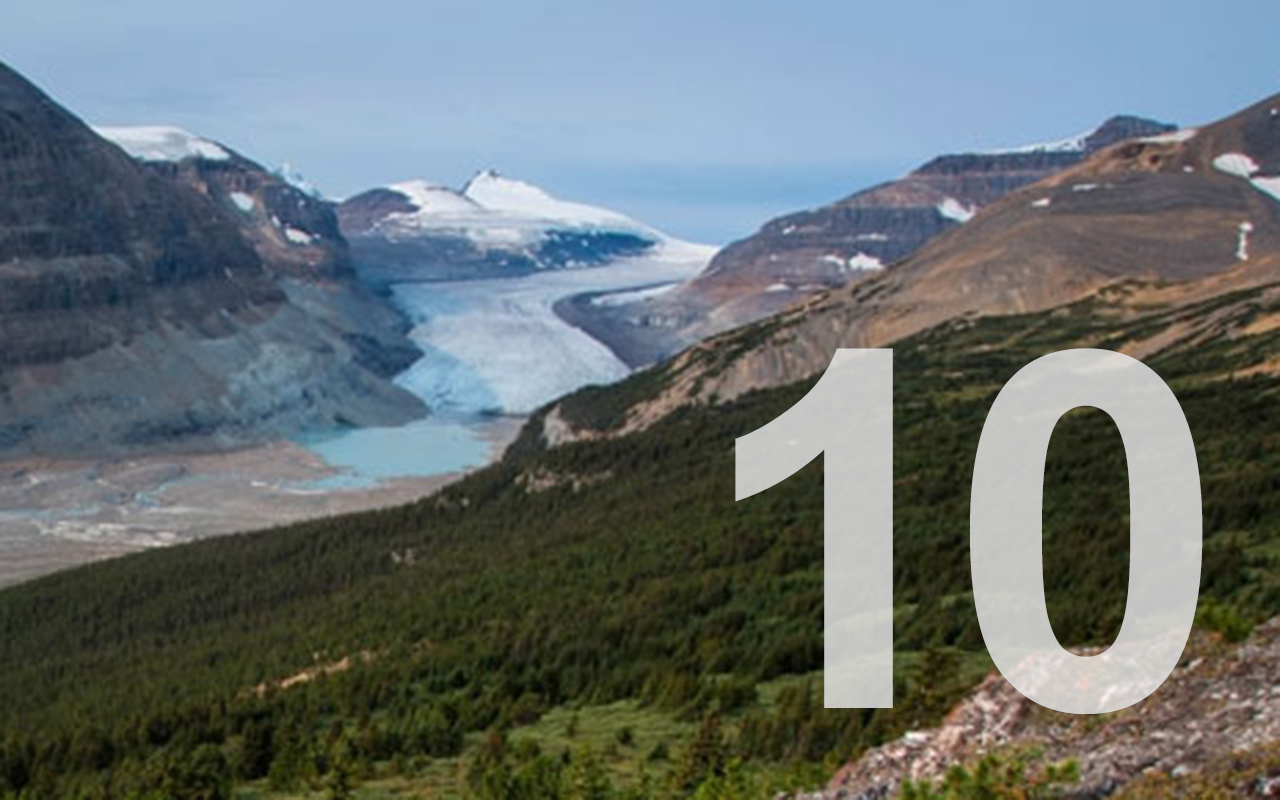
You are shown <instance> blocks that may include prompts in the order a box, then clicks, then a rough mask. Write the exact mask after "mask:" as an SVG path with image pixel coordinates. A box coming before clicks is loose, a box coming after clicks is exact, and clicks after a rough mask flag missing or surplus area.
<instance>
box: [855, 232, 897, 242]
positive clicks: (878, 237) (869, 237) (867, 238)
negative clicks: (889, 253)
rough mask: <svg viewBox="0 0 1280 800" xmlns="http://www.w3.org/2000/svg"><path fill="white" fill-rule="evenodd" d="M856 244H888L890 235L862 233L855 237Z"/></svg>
mask: <svg viewBox="0 0 1280 800" xmlns="http://www.w3.org/2000/svg"><path fill="white" fill-rule="evenodd" d="M853 238H854V241H855V242H887V241H889V234H887V233H860V234H858V235H857V236H855V237H853Z"/></svg>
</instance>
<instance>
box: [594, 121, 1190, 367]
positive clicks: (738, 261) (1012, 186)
mask: <svg viewBox="0 0 1280 800" xmlns="http://www.w3.org/2000/svg"><path fill="white" fill-rule="evenodd" d="M1173 129H1174V128H1173V126H1171V125H1166V124H1164V123H1160V122H1154V121H1152V120H1146V119H1142V118H1139V117H1130V116H1120V117H1113V118H1111V119H1109V120H1107V121H1106V122H1104V123H1103V124H1102V125H1101V126H1099V127H1098V128H1097V129H1096V130H1094V131H1093V132H1092V133H1090V134H1087V135H1084V136H1079V137H1076V138H1074V139H1069V140H1066V141H1063V142H1056V143H1051V144H1046V145H1033V146H1031V147H1026V148H1021V149H1018V150H1009V151H1000V152H989V153H965V154H956V155H945V156H940V157H938V158H935V159H933V160H932V161H930V162H928V163H927V164H925V165H923V166H921V167H920V168H918V169H916V170H914V171H912V172H911V173H909V174H908V175H906V176H904V177H902V178H900V179H898V180H894V181H890V182H887V183H883V184H880V185H878V186H874V187H872V188H870V189H867V190H864V191H861V192H858V193H856V194H854V195H852V196H850V197H847V198H845V199H843V200H840V201H838V202H836V203H832V204H830V205H827V206H823V207H821V208H815V209H810V210H806V211H801V212H798V213H794V214H788V215H786V216H783V217H779V218H778V219H775V220H772V221H770V222H768V223H766V224H765V225H764V226H763V227H762V228H761V229H760V231H759V232H757V233H756V234H754V235H752V236H750V237H748V238H746V239H743V240H742V241H739V242H734V243H733V244H730V245H729V246H727V247H725V248H724V249H723V250H721V251H720V252H719V253H718V254H716V257H715V259H714V260H713V261H712V262H711V264H709V265H708V267H707V269H706V270H705V271H704V272H703V273H702V274H701V275H699V276H698V277H697V278H696V279H694V280H693V281H690V282H689V283H688V284H686V285H684V286H682V287H680V288H679V289H677V290H675V291H673V292H671V293H669V294H666V295H663V296H661V297H659V298H654V299H652V300H649V301H647V302H641V303H636V304H633V305H631V306H628V307H624V308H623V309H621V310H617V311H611V312H609V316H610V318H611V320H612V318H616V317H618V316H623V317H625V320H626V323H627V325H626V326H625V327H624V326H621V325H619V324H618V323H617V322H616V320H612V321H613V325H612V329H613V331H614V334H615V335H614V338H618V336H619V335H620V336H621V338H623V339H624V340H628V341H629V340H631V339H637V338H638V339H646V340H653V342H654V343H655V345H656V348H657V350H658V352H659V353H660V354H662V351H663V350H664V348H665V355H671V354H673V353H674V352H675V351H676V350H679V349H682V348H683V347H685V346H688V345H689V344H692V343H694V342H696V341H699V340H701V339H704V338H706V337H707V336H710V335H713V334H716V333H720V332H723V331H726V330H729V329H731V328H735V327H738V326H741V325H744V324H747V323H749V322H753V321H755V320H758V319H761V318H763V317H766V316H769V315H770V314H775V313H777V312H779V311H782V310H783V309H784V308H786V307H787V306H788V305H791V304H792V303H794V302H796V300H797V299H799V298H801V297H803V296H805V295H808V294H811V293H812V292H813V291H815V290H819V289H822V288H834V287H836V286H840V285H843V284H845V283H847V282H848V281H849V280H850V279H852V278H854V277H856V276H858V275H859V274H863V273H865V272H874V271H876V270H878V269H880V268H881V267H883V266H885V265H889V264H893V263H895V262H897V261H899V260H901V259H903V258H906V257H908V256H910V255H911V254H913V253H915V252H916V251H917V250H919V248H920V247H921V246H922V245H924V244H925V243H926V242H928V241H929V240H931V239H933V238H934V237H936V236H938V235H939V234H941V233H943V232H945V231H947V230H950V229H952V228H955V227H957V226H959V225H961V224H962V223H963V222H964V221H965V220H967V219H969V218H970V217H971V216H972V215H973V214H974V213H976V212H977V211H979V210H980V209H982V208H985V207H987V206H989V205H991V204H992V203H994V202H996V201H997V200H999V199H1000V198H1001V197H1003V196H1005V195H1007V194H1008V193H1010V192H1012V191H1016V190H1017V189H1020V188H1022V187H1023V186H1026V185H1028V184H1031V183H1035V182H1036V181H1039V180H1042V179H1044V178H1047V177H1049V176H1050V175H1054V174H1056V173H1058V172H1061V171H1063V170H1065V169H1069V168H1071V167H1073V166H1075V165H1076V164H1079V163H1080V162H1081V161H1083V160H1084V159H1086V158H1088V157H1089V156H1090V155H1092V154H1094V153H1096V152H1098V151H1100V150H1102V149H1105V148H1107V147H1110V146H1111V145H1114V144H1116V143H1118V142H1121V141H1124V140H1127V139H1132V138H1136V137H1142V136H1152V135H1156V134H1161V133H1168V132H1171V131H1172V130H1173ZM581 310H585V311H588V312H589V311H590V309H581ZM599 313H601V314H603V312H599ZM589 322H590V321H589ZM602 322H603V320H602ZM619 331H620V332H621V333H620V334H619V333H618V332H619ZM673 347H674V349H672V348H673Z"/></svg>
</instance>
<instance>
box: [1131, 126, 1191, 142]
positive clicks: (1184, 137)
mask: <svg viewBox="0 0 1280 800" xmlns="http://www.w3.org/2000/svg"><path fill="white" fill-rule="evenodd" d="M1199 132H1200V130H1199V129H1198V128H1181V129H1179V130H1176V131H1169V132H1168V133H1158V134H1156V135H1155V136H1144V137H1142V138H1141V139H1139V140H1138V141H1140V142H1145V143H1147V144H1181V143H1182V142H1187V141H1190V140H1192V139H1194V138H1195V136H1196V134H1197V133H1199Z"/></svg>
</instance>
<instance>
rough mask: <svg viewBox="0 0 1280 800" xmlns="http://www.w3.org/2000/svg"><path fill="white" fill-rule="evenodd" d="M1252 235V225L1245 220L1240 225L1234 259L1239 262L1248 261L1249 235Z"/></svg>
mask: <svg viewBox="0 0 1280 800" xmlns="http://www.w3.org/2000/svg"><path fill="white" fill-rule="evenodd" d="M1251 233H1253V223H1252V222H1249V221H1248V220H1245V221H1244V222H1241V223H1240V239H1239V242H1238V243H1237V244H1236V258H1237V259H1238V260H1240V261H1248V260H1249V234H1251Z"/></svg>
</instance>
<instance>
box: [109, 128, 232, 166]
mask: <svg viewBox="0 0 1280 800" xmlns="http://www.w3.org/2000/svg"><path fill="white" fill-rule="evenodd" d="M93 130H94V132H95V133H97V134H98V135H99V136H101V137H102V138H104V139H106V140H108V141H110V142H112V143H114V144H115V145H116V146H118V147H120V149H122V150H124V151H125V152H126V153H128V154H129V155H130V156H132V157H133V158H136V159H138V160H139V161H168V162H178V161H184V160H186V159H188V158H201V159H204V160H206V161H226V160H228V159H230V158H231V154H230V153H228V152H227V151H226V150H224V149H223V148H222V147H221V146H220V145H218V144H217V143H216V142H212V141H210V140H208V139H205V138H202V137H200V136H196V135H195V134H194V133H191V132H190V131H184V130H183V129H182V128H175V127H172V126H168V125H144V126H132V127H130V126H111V125H104V126H100V127H94V129H93Z"/></svg>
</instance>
